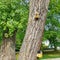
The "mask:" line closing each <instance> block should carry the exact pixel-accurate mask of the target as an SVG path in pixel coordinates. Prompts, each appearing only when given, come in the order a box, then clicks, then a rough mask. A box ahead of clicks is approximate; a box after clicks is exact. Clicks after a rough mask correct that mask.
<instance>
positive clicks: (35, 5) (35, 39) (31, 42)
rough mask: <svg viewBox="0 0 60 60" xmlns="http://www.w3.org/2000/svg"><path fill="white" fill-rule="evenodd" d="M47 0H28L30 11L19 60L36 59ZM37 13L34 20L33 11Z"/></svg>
mask: <svg viewBox="0 0 60 60" xmlns="http://www.w3.org/2000/svg"><path fill="white" fill-rule="evenodd" d="M48 5H49V0H30V13H29V20H28V26H27V30H26V35H25V38H24V40H23V44H22V47H21V49H20V53H19V60H37V58H36V55H37V51H38V50H39V48H40V45H41V39H42V35H43V30H44V25H45V20H46V14H47V10H48ZM36 12H38V13H39V18H38V20H35V17H34V16H35V13H36Z"/></svg>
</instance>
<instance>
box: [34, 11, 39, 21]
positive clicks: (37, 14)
mask: <svg viewBox="0 0 60 60" xmlns="http://www.w3.org/2000/svg"><path fill="white" fill-rule="evenodd" d="M39 17H40V15H39V13H38V12H36V13H35V20H38V19H39Z"/></svg>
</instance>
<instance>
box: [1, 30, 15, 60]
mask: <svg viewBox="0 0 60 60" xmlns="http://www.w3.org/2000/svg"><path fill="white" fill-rule="evenodd" d="M15 36H16V31H14V32H13V36H11V37H8V38H6V37H4V34H3V43H2V46H1V50H0V60H16V58H15Z"/></svg>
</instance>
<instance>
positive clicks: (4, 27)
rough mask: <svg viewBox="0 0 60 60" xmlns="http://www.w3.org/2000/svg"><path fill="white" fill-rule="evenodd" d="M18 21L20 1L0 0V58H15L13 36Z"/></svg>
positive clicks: (8, 59) (14, 36)
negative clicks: (0, 44)
mask: <svg viewBox="0 0 60 60" xmlns="http://www.w3.org/2000/svg"><path fill="white" fill-rule="evenodd" d="M18 28H22V26H21V23H20V1H19V0H4V1H2V0H0V29H1V30H0V31H1V33H2V40H3V42H2V46H1V51H0V60H15V38H16V32H17V30H18Z"/></svg>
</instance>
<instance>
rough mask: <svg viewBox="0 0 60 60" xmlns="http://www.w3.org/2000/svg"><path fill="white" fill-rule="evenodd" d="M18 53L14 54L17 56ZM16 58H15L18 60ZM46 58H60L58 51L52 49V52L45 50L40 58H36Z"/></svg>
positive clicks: (39, 59) (40, 59) (41, 59)
mask: <svg viewBox="0 0 60 60" xmlns="http://www.w3.org/2000/svg"><path fill="white" fill-rule="evenodd" d="M18 55H19V54H18V53H17V54H16V57H17V58H18ZM17 58H16V60H18V59H17ZM48 58H60V51H54V52H45V53H44V54H43V57H42V58H38V60H43V59H48Z"/></svg>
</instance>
